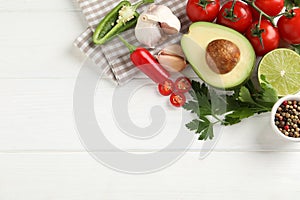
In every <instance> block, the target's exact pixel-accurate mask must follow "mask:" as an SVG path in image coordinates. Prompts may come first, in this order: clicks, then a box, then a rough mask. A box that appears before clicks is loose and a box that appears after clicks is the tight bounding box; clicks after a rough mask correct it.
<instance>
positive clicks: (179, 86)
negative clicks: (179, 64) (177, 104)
mask: <svg viewBox="0 0 300 200" xmlns="http://www.w3.org/2000/svg"><path fill="white" fill-rule="evenodd" d="M191 87H192V86H191V81H190V79H188V78H187V77H184V76H182V77H179V78H177V79H176V81H175V88H176V90H177V91H178V92H179V93H185V92H188V91H189V90H190V89H191Z"/></svg>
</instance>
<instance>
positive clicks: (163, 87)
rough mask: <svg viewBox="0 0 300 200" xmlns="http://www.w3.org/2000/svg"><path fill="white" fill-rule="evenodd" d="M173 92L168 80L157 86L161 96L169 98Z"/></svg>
mask: <svg viewBox="0 0 300 200" xmlns="http://www.w3.org/2000/svg"><path fill="white" fill-rule="evenodd" d="M173 90H174V83H173V81H171V80H170V79H167V80H166V81H164V83H163V84H158V91H159V93H160V94H161V95H163V96H169V95H170V94H171V93H172V92H173Z"/></svg>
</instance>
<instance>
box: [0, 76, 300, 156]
mask: <svg viewBox="0 0 300 200" xmlns="http://www.w3.org/2000/svg"><path fill="white" fill-rule="evenodd" d="M74 88H75V80H74V79H1V80H0V105H1V106H0V113H1V115H0V121H1V123H0V131H1V134H0V151H23V150H25V151H52V150H54V151H84V148H83V146H82V145H81V143H80V137H79V136H80V135H78V131H77V127H76V123H75V121H74V106H73V105H74V98H73V91H74ZM115 92H116V87H115V85H114V84H113V83H112V82H111V81H108V80H105V79H102V80H100V81H99V84H98V87H97V90H96V92H95V97H94V100H95V105H94V108H95V109H94V111H95V116H96V120H97V121H96V123H98V124H99V126H100V127H101V130H102V131H103V134H104V135H105V136H106V137H107V138H108V139H109V140H110V141H112V143H113V144H114V145H116V146H117V147H118V148H121V149H125V150H133V151H147V150H149V151H154V150H158V149H162V148H165V147H166V146H167V145H168V144H170V143H171V142H172V141H173V140H174V138H175V137H176V136H177V135H178V134H186V135H187V136H190V135H193V133H190V132H188V131H187V130H186V129H184V130H186V131H184V132H181V131H180V128H181V127H182V125H181V124H183V122H184V120H190V119H192V118H193V117H194V116H193V115H187V114H188V113H187V112H185V111H183V110H182V109H175V108H173V107H171V106H170V104H169V103H168V98H167V97H162V96H160V95H159V94H158V93H157V91H156V86H155V85H154V84H151V82H150V81H148V82H147V81H145V80H144V79H135V80H133V81H132V82H131V84H128V85H126V86H124V87H122V91H121V92H125V93H127V92H128V93H131V94H130V100H129V104H128V113H129V114H128V118H129V122H130V123H132V124H135V125H136V126H138V127H146V126H148V125H150V124H151V122H152V121H151V120H152V119H151V115H150V114H151V109H152V108H153V107H154V106H160V107H161V109H162V112H163V113H165V119H164V120H165V122H164V124H163V126H162V128H161V132H160V133H159V134H158V135H157V136H155V137H152V138H149V139H145V140H143V139H136V138H132V137H129V136H128V135H126V134H124V127H122V126H121V127H120V121H118V120H117V121H116V119H115V116H114V115H113V112H112V111H113V108H114V106H116V105H113V103H112V102H113V101H112V100H113V98H114V97H113V94H114V93H115ZM118 92H120V91H118ZM91 98H93V97H91ZM122 101H125V102H127V100H126V99H122ZM122 101H121V102H120V103H123V102H122ZM117 102H118V101H117ZM77 109H78V108H77ZM115 114H117V115H118V114H121V115H122V119H125V118H123V114H122V113H118V112H115ZM154 116H155V115H154ZM269 120H270V118H269V115H268V114H264V115H261V116H256V117H253V118H250V119H247V120H245V121H243V122H242V123H240V124H238V125H234V126H231V127H225V128H224V129H221V132H220V133H222V134H221V137H220V138H219V141H218V143H217V146H216V147H215V149H214V151H237V152H239V151H299V150H300V148H299V147H300V146H299V143H291V142H285V141H282V140H281V138H279V137H278V136H276V135H274V134H273V132H272V131H271V130H270V125H269ZM127 128H128V127H127ZM125 131H126V127H125ZM83 134H84V133H83ZM202 145H203V142H200V141H194V143H193V144H192V146H191V147H190V148H188V150H189V151H195V152H199V151H208V150H209V147H206V149H203V147H202ZM99 149H100V150H109V151H114V149H101V146H100V147H99ZM169 150H172V151H177V150H178V151H182V150H183V149H182V147H180V148H179V149H178V148H176V147H174V148H171V149H169Z"/></svg>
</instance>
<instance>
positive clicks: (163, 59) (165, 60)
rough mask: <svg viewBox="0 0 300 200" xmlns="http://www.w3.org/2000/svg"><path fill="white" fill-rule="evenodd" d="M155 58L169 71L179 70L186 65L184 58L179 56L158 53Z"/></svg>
mask: <svg viewBox="0 0 300 200" xmlns="http://www.w3.org/2000/svg"><path fill="white" fill-rule="evenodd" d="M157 60H158V62H159V63H160V64H161V65H162V66H163V67H164V68H165V69H166V70H167V71H169V72H180V71H182V70H184V69H185V68H186V66H187V63H186V61H185V59H183V58H182V57H179V56H174V55H164V54H160V55H158V56H157Z"/></svg>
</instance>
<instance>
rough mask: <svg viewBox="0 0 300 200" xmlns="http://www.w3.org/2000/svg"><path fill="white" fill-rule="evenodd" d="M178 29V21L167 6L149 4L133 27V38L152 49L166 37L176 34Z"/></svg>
mask: <svg viewBox="0 0 300 200" xmlns="http://www.w3.org/2000/svg"><path fill="white" fill-rule="evenodd" d="M180 28H181V23H180V21H179V19H178V18H177V17H176V16H175V15H174V14H173V13H172V11H171V10H170V9H169V8H168V7H167V6H164V5H156V4H151V5H150V6H149V7H148V8H147V10H146V11H145V12H143V13H142V14H141V15H140V16H139V18H138V21H137V24H136V27H135V36H136V38H137V40H138V41H139V42H140V43H142V44H144V45H146V46H148V47H152V48H153V47H155V45H157V44H159V43H161V42H162V41H163V40H165V39H166V38H167V37H168V35H173V34H176V33H178V32H179V31H180Z"/></svg>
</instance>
